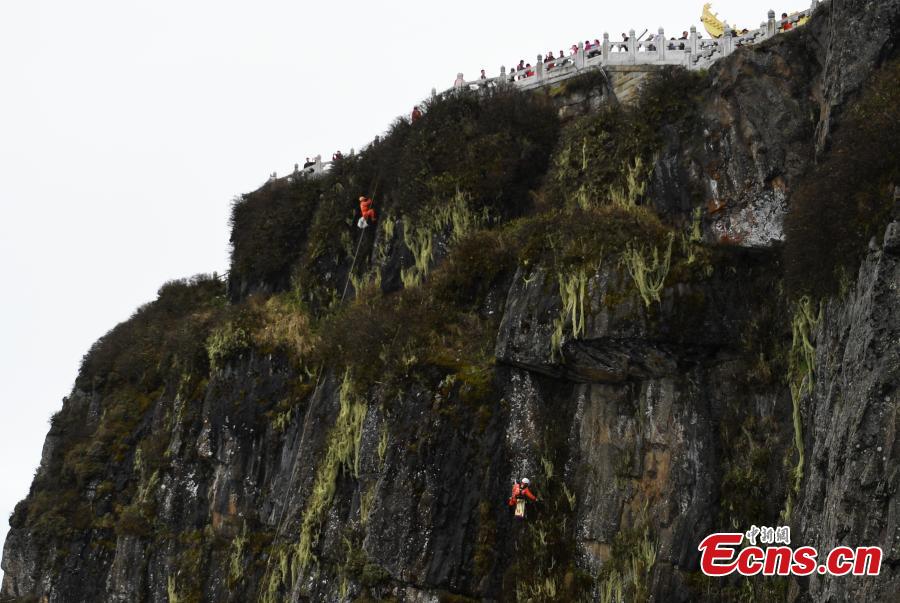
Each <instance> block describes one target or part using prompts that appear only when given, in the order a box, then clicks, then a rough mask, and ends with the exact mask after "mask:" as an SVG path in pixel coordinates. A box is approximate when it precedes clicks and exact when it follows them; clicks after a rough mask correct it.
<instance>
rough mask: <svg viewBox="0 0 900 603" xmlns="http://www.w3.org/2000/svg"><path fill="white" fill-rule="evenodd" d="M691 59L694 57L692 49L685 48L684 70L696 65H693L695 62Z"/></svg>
mask: <svg viewBox="0 0 900 603" xmlns="http://www.w3.org/2000/svg"><path fill="white" fill-rule="evenodd" d="M691 57H692V55H691V49H690V48H685V49H684V68H685V69H691V68H693V66H694V65H693V62H692V61H691Z"/></svg>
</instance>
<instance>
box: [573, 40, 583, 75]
mask: <svg viewBox="0 0 900 603" xmlns="http://www.w3.org/2000/svg"><path fill="white" fill-rule="evenodd" d="M582 67H584V42H579V43H578V50H577V51H575V69H581V68H582Z"/></svg>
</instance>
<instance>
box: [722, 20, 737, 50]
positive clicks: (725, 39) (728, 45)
mask: <svg viewBox="0 0 900 603" xmlns="http://www.w3.org/2000/svg"><path fill="white" fill-rule="evenodd" d="M731 34H732V32H731V27H726V28H725V33H723V34H722V56H723V57H727V56H728V55H730V54H731V53H732V52H733V51H734V36H732V35H731Z"/></svg>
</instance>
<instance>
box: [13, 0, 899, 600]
mask: <svg viewBox="0 0 900 603" xmlns="http://www.w3.org/2000/svg"><path fill="white" fill-rule="evenodd" d="M898 6H900V2H897V1H891V2H882V3H879V4H878V5H877V6H872V7H870V6H869V4H867V3H864V2H845V3H840V2H837V1H836V0H835V1H834V2H832V3H829V4H827V5H823V6H822V7H821V8H820V9H819V11H818V12H817V14H816V15H815V17H814V18H813V19H812V20H811V21H810V23H809V24H808V25H807V26H805V27H804V28H801V29H800V30H798V31H795V32H792V33H790V34H786V35H783V36H778V37H776V38H774V39H772V40H770V41H768V42H766V43H765V44H763V45H761V46H760V47H754V48H744V49H739V50H738V51H737V52H736V53H735V54H734V55H733V56H732V57H729V58H728V59H727V60H723V61H721V62H720V63H717V64H716V65H715V66H714V67H713V68H712V69H711V70H710V71H709V73H703V74H689V73H686V72H683V71H681V70H679V69H672V70H670V71H662V72H660V73H658V74H655V75H653V76H651V77H648V78H646V80H645V81H646V83H645V85H644V87H643V89H642V92H641V95H640V96H639V98H638V99H637V100H636V101H635V102H634V103H633V104H629V105H628V106H624V105H619V104H616V103H615V102H614V100H613V99H611V98H610V95H609V90H607V89H606V84H605V83H604V82H603V80H602V78H599V79H598V78H596V77H585V78H583V79H580V80H574V81H570V82H568V83H567V84H565V85H563V86H561V87H559V88H556V89H551V90H549V91H544V92H538V93H532V94H522V93H515V92H512V91H502V90H501V91H498V92H496V93H493V94H491V95H489V96H475V95H468V94H454V95H448V96H445V97H438V98H434V99H432V100H431V102H430V103H429V105H428V107H427V109H428V110H427V111H426V113H425V115H424V117H423V118H422V119H421V120H419V121H417V122H416V123H415V124H409V123H407V122H405V121H402V120H398V122H397V123H395V124H393V125H392V127H391V128H390V130H389V131H388V132H387V134H386V135H385V136H384V137H381V138H379V139H377V140H376V141H375V142H373V143H372V144H371V145H370V146H368V147H367V148H366V149H365V150H364V151H363V152H362V153H360V154H358V155H355V156H352V157H348V158H345V159H343V160H341V161H339V162H337V163H336V164H335V165H334V166H333V168H332V170H331V172H330V173H328V174H327V175H326V176H324V177H322V178H318V179H305V178H290V179H282V180H276V181H271V182H269V183H267V184H266V185H265V186H263V187H262V188H261V189H259V190H257V191H255V192H253V193H250V194H247V195H244V196H243V197H242V198H241V199H240V200H239V201H237V202H236V203H235V206H234V208H233V217H232V234H231V242H232V245H233V254H232V266H231V270H230V273H229V275H228V279H227V282H223V281H221V280H220V279H218V278H216V277H195V278H193V279H190V280H186V281H175V282H172V283H168V284H166V285H164V286H163V287H162V288H161V289H160V291H159V297H158V299H157V300H156V301H154V302H152V303H150V304H147V305H146V306H144V307H142V308H141V309H139V310H138V311H137V312H136V313H135V315H134V316H133V317H132V318H131V319H130V320H129V321H127V322H125V323H122V324H120V325H118V326H117V327H116V328H114V329H113V330H112V331H110V333H108V334H107V335H106V336H104V337H103V338H102V339H101V340H99V341H98V342H97V343H96V344H95V345H94V346H93V347H92V349H91V350H90V351H89V353H88V354H87V355H86V356H85V358H84V361H83V364H82V367H81V371H80V374H79V377H78V379H77V381H76V383H75V386H74V388H73V391H72V394H71V395H70V396H69V397H68V398H66V399H65V400H64V404H63V408H62V410H61V411H60V412H59V413H58V414H57V415H56V416H55V417H54V419H53V422H52V425H51V429H50V433H49V434H48V436H47V440H46V443H45V446H44V453H43V459H42V462H41V467H40V469H39V471H38V473H37V474H36V476H35V481H34V483H33V485H32V489H31V492H30V494H29V496H28V498H27V499H26V500H25V501H23V502H22V503H20V504H19V506H18V507H17V508H16V511H15V513H14V514H13V516H12V517H11V518H10V525H11V531H10V535H9V537H8V539H7V542H6V544H5V547H4V553H3V570H4V572H5V575H4V581H3V587H2V596H3V597H4V599H3V600H7V599H9V600H17V601H18V600H21V601H31V600H34V601H59V602H63V601H66V602H67V601H100V600H103V601H252V600H260V601H287V600H291V601H305V600H310V601H366V600H396V601H423V602H424V601H468V600H485V599H486V600H502V601H506V600H522V601H529V600H533V601H549V600H561V601H572V600H585V601H587V600H601V601H617V600H623V599H624V600H627V601H643V600H655V601H720V600H758V601H770V600H805V601H819V600H826V599H833V600H844V599H850V600H871V601H889V600H892V597H893V596H894V595H892V594H891V593H894V594H896V592H897V591H898V589H900V584H898V581H900V524H898V517H900V497H898V494H897V492H898V486H900V483H898V481H900V470H898V467H900V464H898V460H900V444H898V443H897V440H896V435H895V434H896V425H897V414H898V405H900V400H898V396H900V394H898V391H897V387H898V383H900V353H898V350H900V347H898V342H900V304H898V301H900V300H898V296H900V291H898V286H900V211H898V210H897V208H896V203H895V199H894V186H895V185H897V184H898V183H900V167H898V161H897V156H898V152H900V149H898V140H900V127H898V123H900V120H898V119H897V118H898V116H900V112H898V110H897V106H898V103H897V101H898V100H900V98H898V96H900V95H898V89H900V87H898V86H897V83H898V81H900V63H898V61H897V60H896V59H895V58H894V55H895V45H896V41H897V35H898V31H900V23H898V14H900V12H898ZM870 9H871V10H870ZM848 14H849V15H851V16H852V17H848V16H847V15H848ZM863 22H865V23H867V24H869V25H871V32H872V33H871V35H869V36H867V37H866V39H865V40H864V43H859V44H857V43H856V42H855V40H857V38H856V37H854V31H855V30H854V28H856V27H858V26H860V23H863ZM867 27H868V25H867ZM823 183H827V186H825V185H823ZM842 187H846V188H849V189H850V190H851V192H850V193H847V194H845V189H844V188H842ZM360 194H370V195H373V196H374V198H375V200H376V205H377V209H378V211H379V218H378V221H377V223H376V224H375V225H374V226H373V227H370V228H368V229H365V230H359V229H357V228H356V227H355V223H354V220H353V218H352V216H353V209H354V206H355V204H356V199H357V197H358V196H359V195H360ZM817 203H820V205H817ZM823 207H824V208H828V209H829V211H822V208H823ZM822 241H827V242H828V244H827V245H826V244H823V243H822ZM816 245H818V246H821V247H825V246H830V247H834V248H835V249H839V250H840V253H830V251H829V250H828V249H823V251H822V252H821V253H818V252H817V253H816V254H815V255H814V256H813V258H812V260H811V259H810V258H809V255H808V254H809V251H808V250H809V249H812V248H814V246H816ZM523 475H528V476H529V477H530V478H531V479H532V481H533V482H534V483H535V485H536V486H535V489H536V492H537V494H538V497H539V501H538V502H537V503H535V504H533V505H531V506H530V507H529V509H528V518H527V519H526V520H525V521H517V520H515V519H513V518H512V517H511V514H510V512H509V509H508V507H507V506H506V498H507V497H508V496H509V490H510V486H511V484H512V481H513V479H514V478H516V477H520V476H523ZM751 524H755V525H769V526H775V525H790V526H791V527H792V528H793V542H794V543H795V544H796V543H803V544H809V545H812V546H816V547H818V548H819V549H820V550H825V549H827V548H829V547H833V546H836V545H838V544H843V545H849V546H858V545H877V546H881V547H882V549H883V550H884V553H885V561H884V565H883V567H882V572H881V575H879V576H877V577H865V578H857V577H840V578H837V577H835V578H822V577H811V578H810V579H791V578H763V577H757V578H739V577H732V578H728V579H712V578H707V577H705V576H704V575H703V574H702V573H701V572H700V571H699V565H698V560H699V552H698V550H697V544H698V543H699V541H700V540H701V539H702V538H703V537H704V536H706V535H707V534H709V533H711V532H714V531H743V530H746V529H748V528H749V527H750V525H751Z"/></svg>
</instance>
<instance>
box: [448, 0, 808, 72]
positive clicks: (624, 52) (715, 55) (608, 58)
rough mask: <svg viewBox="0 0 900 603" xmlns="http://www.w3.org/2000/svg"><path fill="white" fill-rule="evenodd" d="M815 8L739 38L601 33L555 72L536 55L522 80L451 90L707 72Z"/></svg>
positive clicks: (559, 62)
mask: <svg viewBox="0 0 900 603" xmlns="http://www.w3.org/2000/svg"><path fill="white" fill-rule="evenodd" d="M819 4H820V2H819V0H812V5H811V6H810V8H808V9H806V10H804V11H801V12H798V13H795V14H793V15H791V16H789V17H787V18H786V19H776V18H775V11H772V10H770V11H769V14H768V20H767V21H764V22H762V23H760V26H759V28H758V29H754V30H751V31H748V32H747V33H744V34H741V35H737V34H736V33H735V32H734V30H733V29H732V28H730V27H728V26H727V24H726V29H725V33H724V34H723V35H722V37H721V38H711V39H710V38H701V37H700V36H699V35H698V34H697V28H696V27H695V26H691V30H690V35H689V36H688V37H687V38H686V39H684V38H681V39H677V40H667V39H666V37H665V32H664V31H663V29H662V28H661V27H660V28H659V31H658V33H657V34H656V35H654V36H650V37H649V38H646V39H643V40H635V35H634V30H631V31H630V32H629V33H628V39H629V41H628V42H624V41H622V42H620V41H610V39H609V34H608V33H604V34H603V42H602V43H601V46H600V48H599V49H597V48H596V47H593V48H591V49H590V50H589V51H588V52H585V49H584V43H583V42H579V43H578V50H577V51H576V52H575V53H573V54H570V55H569V56H566V57H562V58H559V57H558V58H554V59H553V64H554V66H553V68H549V69H548V64H545V63H544V57H543V56H542V55H537V62H536V63H535V64H534V65H533V66H531V67H530V68H529V71H530V72H533V73H534V74H533V75H530V76H525V75H524V72H523V71H522V70H519V71H518V72H517V71H515V69H512V70H510V71H509V72H508V73H507V71H506V67H505V66H503V67H500V75H498V76H496V77H491V78H486V79H477V80H470V81H466V80H465V79H463V77H462V74H461V73H460V74H458V75H457V78H456V82H455V83H454V84H453V87H452V88H450V90H454V89H466V88H468V89H472V90H479V89H484V88H493V87H496V86H501V85H508V84H513V85H515V86H516V87H517V88H520V89H523V90H529V89H533V88H539V87H541V86H547V85H552V84H555V83H558V82H560V81H563V80H566V79H568V78H570V77H574V76H576V75H579V74H581V73H583V72H584V71H585V70H588V69H597V68H601V67H607V66H618V65H623V66H624V65H647V66H654V65H682V66H684V67H686V68H687V69H707V68H709V66H710V65H712V64H713V63H715V62H716V61H718V60H719V59H721V58H724V57H727V56H728V55H730V54H731V53H733V52H734V51H735V49H737V48H738V47H740V46H752V45H754V44H759V43H760V42H762V41H764V40H768V39H769V38H771V37H773V36H775V35H776V34H778V33H780V32H781V31H783V28H784V26H785V25H786V24H787V23H790V24H791V26H792V27H796V26H797V25H798V22H801V21H805V20H806V19H808V18H809V16H810V15H811V14H812V12H813V11H814V10H815V9H816V8H817V7H818V6H819ZM632 40H634V42H632ZM597 50H599V52H597ZM592 55H593V56H592Z"/></svg>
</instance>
